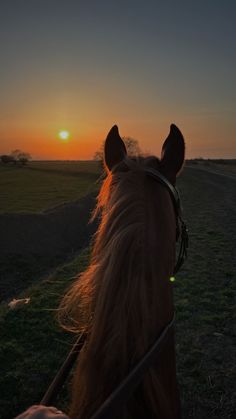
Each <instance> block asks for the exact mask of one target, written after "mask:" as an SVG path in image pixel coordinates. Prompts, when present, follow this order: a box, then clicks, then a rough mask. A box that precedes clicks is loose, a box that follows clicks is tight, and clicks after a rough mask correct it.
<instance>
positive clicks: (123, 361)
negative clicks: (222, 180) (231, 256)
mask: <svg viewBox="0 0 236 419" xmlns="http://www.w3.org/2000/svg"><path fill="white" fill-rule="evenodd" d="M147 165H148V166H153V167H158V160H157V159H156V158H142V157H139V158H136V159H132V160H131V159H128V158H126V159H125V160H124V161H123V162H122V163H121V164H120V165H118V166H117V167H116V170H114V171H113V172H110V171H109V173H108V175H107V177H106V179H105V180H104V182H103V185H102V187H101V190H100V193H99V196H98V201H97V207H96V209H95V212H94V217H96V216H98V215H99V217H100V224H99V227H98V230H97V233H96V235H95V240H94V246H93V250H92V255H91V260H90V264H89V267H88V268H87V270H86V271H85V272H83V273H82V274H81V275H80V276H79V277H78V279H77V281H76V282H75V284H74V285H73V287H72V288H71V290H70V291H69V292H68V293H67V295H66V296H65V297H64V299H63V301H62V304H61V307H60V317H61V321H62V323H63V324H64V326H65V327H67V328H70V330H73V331H74V332H76V333H78V334H79V333H86V334H87V339H86V344H85V346H84V348H83V350H82V352H81V354H80V356H79V359H78V363H77V369H76V372H75V379H74V386H73V397H72V405H71V410H70V417H71V418H72V419H88V418H89V417H90V416H91V415H92V413H94V411H96V409H97V408H98V407H99V406H100V405H101V403H102V402H103V401H104V400H105V399H106V397H107V396H109V394H110V393H111V392H112V391H113V390H114V388H115V387H116V386H117V385H118V384H119V383H120V381H121V380H122V379H123V378H124V377H125V376H126V374H127V372H128V371H129V370H130V368H131V367H132V366H133V365H134V364H135V362H137V360H139V359H140V357H141V356H142V355H143V354H144V353H145V351H146V350H147V349H148V347H149V346H150V344H151V343H153V341H154V340H155V338H156V337H157V333H158V330H160V329H161V325H162V323H161V316H162V315H163V312H164V313H166V312H169V313H170V315H171V313H173V304H172V294H171V287H170V283H169V281H167V279H168V277H169V276H170V275H171V273H172V269H173V266H174V258H175V215H174V211H173V208H172V203H171V199H170V197H169V195H168V191H166V190H165V188H164V187H163V186H161V185H159V184H158V183H157V182H155V180H153V179H150V178H148V176H147V174H146V173H145V167H146V166H147ZM165 236H166V237H167V240H164V237H165ZM163 290H164V291H165V292H166V298H165V300H164V299H163V298H162V295H163V292H164V291H163ZM65 318H66V320H65ZM68 320H69V323H68ZM134 400H135V403H134ZM144 406H145V410H144V411H143V417H150V418H151V417H153V418H154V417H158V414H159V413H160V411H163V412H168V413H167V414H166V416H162V417H166V418H169V417H170V416H168V414H170V412H169V409H170V407H169V406H168V402H167V400H166V399H165V394H164V390H163V388H162V387H161V385H160V382H159V377H158V374H157V373H156V370H155V368H151V369H150V370H149V371H148V372H147V373H146V375H145V379H144V380H143V382H142V384H141V385H140V386H139V387H138V389H137V390H136V393H135V394H134V395H133V396H132V397H131V399H130V400H129V402H128V404H127V405H126V406H125V407H123V408H122V409H121V410H120V411H119V414H118V416H117V417H119V418H125V419H128V418H135V417H137V418H138V417H142V416H141V415H140V412H142V409H144ZM147 412H149V413H147ZM139 415H140V416H139ZM115 417H116V416H114V418H115Z"/></svg>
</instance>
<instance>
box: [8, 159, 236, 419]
mask: <svg viewBox="0 0 236 419" xmlns="http://www.w3.org/2000/svg"><path fill="white" fill-rule="evenodd" d="M49 166H50V165H49ZM203 166H204V165H201V164H200V165H191V167H188V166H187V167H186V168H185V171H184V173H183V174H182V177H181V178H180V179H179V189H180V192H181V197H182V202H183V206H184V217H185V219H186V221H187V224H188V227H189V235H190V247H189V256H188V260H187V262H186V263H185V265H184V267H183V269H182V270H181V272H180V273H179V274H177V275H176V281H175V282H174V285H173V286H174V294H175V304H176V317H177V319H176V349H177V368H178V378H179V383H180V391H181V399H182V409H183V419H190V418H192V419H204V418H207V419H213V418H214V419H215V418H219V419H220V418H221V419H233V418H234V412H235V410H236V405H235V399H234V393H235V380H234V377H235V362H234V357H235V346H234V344H235V334H236V331H235V287H236V286H235V284H236V282H235V278H234V277H235V272H236V270H235V264H236V254H235V253H236V250H235V249H236V246H235V245H236V243H235V239H236V236H235V226H236V209H235V208H236V205H235V204H236V196H235V194H236V188H235V177H234V174H233V173H229V172H228V171H227V170H226V171H223V172H222V170H223V169H222V168H220V167H215V166H214V167H213V168H212V167H207V170H204V167H203ZM54 169H55V166H54ZM47 170H50V167H48V168H47ZM215 172H217V173H215ZM218 172H219V173H218ZM58 175H59V173H58ZM223 175H224V176H223ZM60 176H61V173H60ZM68 256H69V255H68ZM88 259H89V250H83V251H81V249H79V250H78V253H76V251H75V254H74V255H72V256H71V259H70V261H68V262H66V263H65V262H63V259H61V261H59V262H58V263H59V266H58V268H57V269H55V270H54V271H53V272H52V273H51V274H50V275H49V274H48V275H45V276H44V277H43V278H42V277H39V278H37V281H31V285H30V286H29V282H27V285H26V287H23V288H24V289H23V288H22V291H21V292H20V291H19V292H18V294H17V295H15V297H30V298H31V301H30V303H29V304H28V305H27V306H24V307H21V308H20V309H18V310H17V311H10V310H9V308H8V307H7V304H6V302H3V303H2V304H1V307H0V334H1V336H2V344H1V349H0V365H1V371H2V374H1V376H0V394H1V407H0V417H1V418H2V419H10V418H12V417H14V415H16V414H17V413H19V412H21V411H22V410H23V409H25V408H26V407H27V406H28V405H30V404H33V403H37V402H38V401H39V400H40V399H41V397H42V396H43V394H44V391H45V390H46V388H47V386H48V385H49V383H50V381H51V379H52V378H53V376H54V374H55V372H56V371H57V369H58V368H59V366H60V365H61V362H62V360H63V359H64V357H65V356H66V353H67V352H68V349H69V348H70V347H71V344H72V341H73V338H72V337H71V336H69V335H68V334H65V333H64V332H62V331H61V330H60V329H59V327H58V326H57V323H56V320H55V313H56V309H57V306H58V303H59V301H60V298H61V296H62V295H63V293H64V292H65V289H66V288H67V287H68V286H69V284H70V283H71V281H73V280H74V277H75V275H76V274H77V273H78V272H79V271H80V270H83V269H84V268H85V266H86V264H87V263H88ZM12 263H13V261H12ZM29 279H30V275H29ZM0 280H1V278H0ZM23 285H24V284H23ZM5 286H7V284H5ZM12 296H13V295H12ZM57 405H58V406H59V407H61V408H63V409H65V410H66V405H67V390H66V389H64V390H63V391H62V394H61V396H60V399H59V400H58V401H57Z"/></svg>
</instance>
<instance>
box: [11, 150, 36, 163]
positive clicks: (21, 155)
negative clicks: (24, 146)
mask: <svg viewBox="0 0 236 419" xmlns="http://www.w3.org/2000/svg"><path fill="white" fill-rule="evenodd" d="M11 157H12V158H13V159H14V160H15V161H16V162H19V163H21V164H22V165H23V166H24V165H25V164H26V163H28V161H29V160H31V159H32V157H31V155H30V154H29V153H26V152H24V151H22V150H13V151H12V152H11Z"/></svg>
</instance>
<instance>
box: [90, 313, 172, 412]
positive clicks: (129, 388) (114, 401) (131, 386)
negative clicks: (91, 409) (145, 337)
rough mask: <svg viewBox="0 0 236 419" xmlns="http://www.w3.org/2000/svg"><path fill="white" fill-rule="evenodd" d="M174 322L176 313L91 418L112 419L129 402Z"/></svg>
mask: <svg viewBox="0 0 236 419" xmlns="http://www.w3.org/2000/svg"><path fill="white" fill-rule="evenodd" d="M174 322H175V313H174V315H173V318H172V320H171V321H170V323H168V325H167V326H166V327H165V329H164V330H163V331H162V333H161V334H160V336H159V337H158V338H157V340H156V341H155V343H154V344H153V345H152V346H151V348H150V349H149V350H148V351H147V352H146V353H145V355H144V356H143V357H142V358H141V360H140V361H139V362H138V363H137V364H136V365H135V366H134V368H133V369H132V370H131V371H130V373H129V374H128V375H127V376H126V377H125V378H124V380H123V381H122V382H121V383H120V384H119V385H118V387H116V389H115V390H114V391H113V392H112V393H111V395H110V396H109V397H108V398H107V399H106V400H105V401H104V403H103V404H102V405H101V406H100V407H99V409H98V410H97V411H96V412H95V413H94V414H93V415H92V416H91V418H90V419H111V418H112V417H113V415H114V412H117V409H119V408H120V406H121V405H124V404H125V403H126V402H127V400H128V399H129V398H130V396H131V395H132V393H133V392H134V390H135V388H136V387H137V385H138V384H139V383H140V381H141V380H142V379H143V376H144V374H145V372H146V371H147V370H148V368H150V367H151V365H152V363H153V362H154V360H155V357H156V355H157V353H158V352H159V351H160V350H161V344H162V343H163V341H164V340H165V338H166V337H167V336H168V334H169V332H170V330H171V329H172V327H173V325H174Z"/></svg>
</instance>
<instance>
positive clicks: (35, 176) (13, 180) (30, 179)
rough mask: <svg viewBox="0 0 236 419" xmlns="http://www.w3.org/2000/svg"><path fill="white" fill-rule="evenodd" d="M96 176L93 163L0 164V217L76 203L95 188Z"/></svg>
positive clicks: (98, 173)
mask: <svg viewBox="0 0 236 419" xmlns="http://www.w3.org/2000/svg"><path fill="white" fill-rule="evenodd" d="M100 173H101V167H100V165H99V163H97V162H93V161H88V162H72V163H69V162H32V163H29V164H28V165H27V166H25V167H20V166H14V165H11V166H10V165H3V164H0V196H1V205H0V214H1V213H20V212H27V213H34V212H41V211H43V210H45V209H49V208H52V207H55V206H57V205H61V204H64V203H68V202H72V201H76V200H78V199H79V198H82V197H83V196H86V195H88V194H89V193H90V192H92V191H94V190H96V189H97V188H98V185H97V183H96V181H97V179H98V177H99V176H100Z"/></svg>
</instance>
